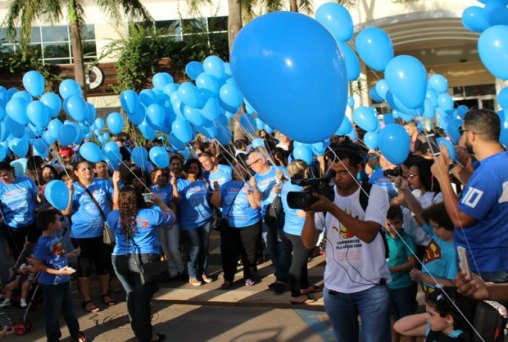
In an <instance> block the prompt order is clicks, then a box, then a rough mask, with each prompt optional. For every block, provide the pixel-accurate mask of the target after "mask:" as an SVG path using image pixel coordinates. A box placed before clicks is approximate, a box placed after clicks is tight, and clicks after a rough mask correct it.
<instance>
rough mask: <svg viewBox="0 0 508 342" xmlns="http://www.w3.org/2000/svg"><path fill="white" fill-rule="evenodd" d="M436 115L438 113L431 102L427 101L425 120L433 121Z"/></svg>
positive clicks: (424, 107)
mask: <svg viewBox="0 0 508 342" xmlns="http://www.w3.org/2000/svg"><path fill="white" fill-rule="evenodd" d="M435 115H436V111H435V108H434V106H433V105H432V104H431V103H430V101H429V100H427V99H426V100H425V101H424V102H423V117H424V118H425V119H433V118H434V116H435Z"/></svg>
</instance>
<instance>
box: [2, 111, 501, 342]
mask: <svg viewBox="0 0 508 342" xmlns="http://www.w3.org/2000/svg"><path fill="white" fill-rule="evenodd" d="M406 129H407V131H408V133H409V134H410V136H411V153H410V155H409V156H408V158H407V160H406V162H404V163H403V164H402V165H392V164H391V163H390V162H389V161H388V160H387V159H386V158H385V157H384V156H383V155H382V154H380V153H379V152H378V151H373V150H367V149H366V148H364V146H363V144H362V143H361V137H362V134H361V133H362V132H361V131H358V136H359V142H353V141H350V140H349V139H348V138H347V137H338V136H334V137H332V139H331V144H330V146H329V147H328V148H327V150H326V152H325V153H324V154H323V155H322V156H316V157H315V158H313V160H312V161H311V162H310V163H308V162H306V161H303V160H300V159H295V158H294V157H293V156H292V154H291V152H292V144H293V142H292V141H291V139H289V138H288V137H286V136H284V135H283V134H282V133H279V134H278V135H277V136H273V135H270V134H267V133H266V132H264V131H261V132H259V136H258V137H256V138H261V139H263V142H264V145H263V146H259V147H256V148H251V147H250V140H252V138H253V137H249V136H246V135H244V136H236V137H235V140H234V144H232V145H231V146H221V145H219V144H217V143H216V142H204V141H201V140H196V141H195V142H194V143H193V148H192V149H193V155H191V156H189V157H188V158H187V159H185V158H184V157H183V156H182V155H181V154H179V153H178V152H175V153H172V154H171V156H170V163H169V167H167V168H160V167H157V165H153V164H151V163H148V165H146V166H145V167H144V168H142V169H141V168H139V167H137V166H136V165H135V164H134V163H131V161H130V156H129V147H130V141H129V139H128V137H126V136H122V135H121V136H119V137H116V141H117V143H118V145H119V146H120V151H121V153H122V159H123V161H122V164H121V166H120V169H119V170H117V171H113V170H110V169H109V167H108V164H107V163H106V162H102V161H101V162H98V163H95V164H92V163H90V162H89V161H86V160H84V159H81V158H80V157H79V156H78V155H77V154H78V153H77V152H76V150H75V149H73V148H72V147H71V146H65V147H61V148H60V149H59V150H58V151H55V153H54V154H51V155H50V156H49V157H48V158H47V159H46V160H43V159H42V158H40V157H34V156H31V157H29V158H28V159H27V160H26V169H25V170H24V174H20V173H19V170H16V172H15V171H14V169H13V167H12V166H11V164H10V162H9V161H3V162H0V208H1V213H2V234H1V236H0V254H1V255H0V278H1V283H2V286H3V288H4V292H3V294H4V300H3V301H2V302H1V303H0V307H1V306H7V305H10V304H11V292H12V290H13V288H14V287H18V286H23V290H24V292H23V293H24V294H23V295H22V301H21V302H20V303H21V306H23V305H26V299H27V295H26V292H27V291H28V289H29V288H30V286H31V285H30V284H31V283H32V282H33V276H32V279H30V282H29V283H28V285H26V283H27V281H28V280H27V279H28V275H29V274H36V273H37V272H38V273H39V276H38V282H39V284H41V286H42V289H43V293H44V296H45V300H46V301H45V302H46V304H45V305H46V312H54V313H55V314H54V315H46V331H47V337H48V341H58V340H59V338H60V336H61V333H60V328H59V324H58V317H59V314H58V313H62V315H63V316H64V318H65V320H66V323H67V326H68V327H69V331H70V334H71V337H72V338H73V339H74V340H76V341H86V337H85V336H84V334H83V333H81V332H80V330H79V323H78V321H77V319H76V313H75V309H74V308H73V307H72V298H71V292H70V286H69V282H70V279H71V276H72V277H75V279H76V280H77V284H78V289H79V294H80V296H81V301H82V309H83V310H85V311H86V312H97V311H99V310H101V306H102V305H101V306H98V305H96V304H97V300H96V299H93V298H92V297H91V291H90V278H91V276H92V275H93V274H95V275H96V276H97V278H98V281H99V286H100V295H101V297H100V301H101V302H102V304H103V305H104V306H105V307H107V306H111V305H115V304H116V302H115V300H114V298H113V297H112V296H111V295H110V292H109V289H110V280H111V276H112V275H114V276H116V277H117V278H118V280H119V281H120V283H121V285H122V287H123V289H124V290H125V293H126V296H127V309H128V314H129V318H130V320H131V327H132V330H133V332H134V334H135V336H136V337H137V339H138V340H139V341H162V340H164V339H165V335H164V334H161V333H156V332H155V331H154V329H153V327H152V325H151V322H150V316H151V308H150V300H151V298H152V296H153V294H154V293H155V291H157V288H158V286H157V283H158V282H159V281H171V280H173V279H176V278H178V279H185V280H186V281H188V283H189V284H191V285H192V286H201V285H203V284H206V283H210V282H212V281H213V280H214V279H212V277H211V276H210V274H209V272H208V257H209V240H210V234H211V232H212V230H213V229H216V230H218V231H219V234H220V244H221V245H220V253H221V263H222V272H223V283H222V284H221V286H220V289H222V290H224V291H228V290H233V289H234V288H235V274H236V273H237V269H238V266H239V263H241V265H242V270H243V279H242V284H243V285H245V286H253V285H255V284H256V283H258V282H259V281H260V278H259V277H260V276H259V274H258V270H257V264H258V262H260V261H264V260H266V259H267V258H269V259H270V260H271V262H272V264H273V268H274V275H275V281H274V282H273V283H272V284H270V285H269V288H270V289H271V290H273V291H274V293H275V294H281V293H284V292H285V291H287V290H289V292H290V294H289V296H288V301H289V302H290V303H292V304H298V305H305V304H307V303H310V302H313V301H315V300H316V299H315V296H314V295H313V293H315V292H317V291H322V293H323V298H324V304H325V310H326V313H327V314H328V316H329V318H330V322H331V325H332V327H333V331H334V334H335V337H336V339H337V340H338V341H359V339H360V336H361V338H362V340H364V341H391V340H394V341H395V340H397V338H398V337H399V335H405V336H419V335H421V336H426V340H428V341H437V340H442V339H440V338H443V337H447V338H449V339H450V340H457V341H467V340H470V339H471V338H472V336H474V335H475V333H477V331H476V329H475V327H474V326H473V325H472V324H468V322H472V321H473V317H472V315H474V313H472V312H474V310H473V311H471V310H469V305H470V304H471V303H473V304H474V300H484V299H490V300H497V301H502V302H503V301H506V302H508V299H507V297H508V296H507V293H508V291H507V290H508V287H507V286H506V285H503V283H508V226H507V224H508V223H507V221H506V217H508V216H507V210H508V204H507V203H508V186H506V184H508V179H507V178H508V175H507V174H506V173H504V172H503V169H504V167H505V166H506V165H508V161H507V158H508V154H507V153H506V152H505V150H504V148H503V146H502V145H501V144H500V143H499V140H498V137H499V131H500V122H499V117H498V116H497V114H496V113H494V112H491V111H488V110H472V111H470V112H468V113H467V114H466V116H465V119H464V123H463V125H462V127H461V138H460V142H459V146H458V147H457V149H458V153H457V155H458V156H459V157H458V159H457V160H451V158H450V157H449V153H448V151H447V149H446V147H442V148H441V150H440V154H439V156H436V153H435V152H437V151H436V150H435V149H436V146H435V145H434V146H433V145H432V143H431V141H430V138H429V137H427V136H425V134H423V133H422V132H419V131H418V130H417V128H416V124H415V123H414V122H409V123H406ZM240 133H241V132H240ZM149 144H161V141H160V140H156V141H154V142H149ZM168 153H169V152H168ZM309 164H310V165H309ZM325 175H329V176H330V177H328V178H327V179H329V180H330V182H329V184H327V187H329V188H330V189H332V191H331V192H329V193H328V196H327V195H326V193H325V192H324V191H317V192H314V193H313V194H312V196H313V198H312V201H311V202H312V204H309V205H308V206H305V207H298V208H297V207H295V205H294V203H292V201H290V200H288V197H289V196H290V194H291V193H295V192H301V191H303V190H305V188H304V187H303V186H302V185H299V182H298V181H299V180H305V179H309V178H316V177H319V176H325ZM55 179H60V180H63V181H64V182H65V183H66V184H67V187H68V190H69V202H68V206H67V208H65V209H64V210H62V211H60V212H59V211H56V210H55V209H53V208H51V206H50V204H49V203H48V202H47V201H46V199H45V198H44V187H45V185H46V184H48V183H49V182H50V181H52V180H55ZM330 193H331V195H330ZM105 223H107V225H108V226H109V229H111V231H112V232H113V233H114V236H115V242H116V243H115V245H114V247H111V246H108V245H106V244H105V243H104V240H103V231H104V224H105ZM25 241H28V242H30V243H32V244H34V245H35V247H34V252H33V255H31V256H30V257H29V258H28V259H27V264H25V267H24V268H23V269H22V270H18V272H17V275H18V276H17V277H15V278H12V277H10V276H9V269H10V268H11V267H12V263H11V264H9V262H8V261H7V260H9V258H8V257H7V256H12V258H11V259H10V260H16V259H18V258H19V257H20V255H22V251H23V248H24V246H25ZM456 246H462V247H465V248H466V250H467V252H468V261H469V265H470V269H471V271H472V272H473V273H474V274H475V275H473V274H467V273H465V272H461V271H465V270H461V269H460V268H459V267H458V265H459V260H458V258H457V254H456ZM314 250H321V251H322V253H324V254H325V255H326V268H325V273H324V288H322V289H321V288H320V287H317V286H315V285H314V284H312V283H311V282H310V280H309V276H308V270H307V262H308V260H309V256H310V255H311V253H312V252H313V251H314ZM2 256H6V257H5V258H3V257H2ZM161 260H162V261H163V262H161ZM28 264H29V265H30V266H27V265H28ZM69 265H71V266H72V267H71V266H69ZM74 267H75V268H76V269H74ZM155 267H158V271H153V269H154V268H155ZM29 270H30V271H29ZM9 280H11V281H9ZM12 281H16V283H14V284H13V283H12ZM485 282H493V283H496V284H495V285H491V284H486V283H485ZM418 284H420V286H421V289H422V291H423V292H424V293H425V294H426V298H427V300H426V313H420V314H417V310H418V305H417V301H416V296H417V292H418ZM457 289H458V292H457ZM461 293H462V295H461ZM465 296H468V297H469V299H468V298H466V297H465ZM55 303H58V304H55ZM463 303H467V305H466V304H463ZM457 312H459V313H461V315H458V314H457ZM448 316H451V317H452V318H453V319H451V320H449V319H447V317H448ZM359 318H360V321H361V324H360V321H359Z"/></svg>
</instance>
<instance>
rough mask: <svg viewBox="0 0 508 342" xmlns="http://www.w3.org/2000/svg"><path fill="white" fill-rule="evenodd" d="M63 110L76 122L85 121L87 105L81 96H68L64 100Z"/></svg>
mask: <svg viewBox="0 0 508 342" xmlns="http://www.w3.org/2000/svg"><path fill="white" fill-rule="evenodd" d="M63 108H64V110H65V112H66V113H67V114H68V115H70V116H71V117H72V118H73V119H74V120H76V121H77V122H82V121H84V120H85V119H86V111H87V104H86V101H85V100H84V99H83V98H82V97H81V95H70V96H68V97H67V98H65V101H64V104H63Z"/></svg>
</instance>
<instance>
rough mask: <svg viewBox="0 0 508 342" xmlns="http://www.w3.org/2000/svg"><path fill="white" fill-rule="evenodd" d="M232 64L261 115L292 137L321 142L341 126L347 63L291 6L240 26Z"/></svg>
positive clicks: (331, 40)
mask: <svg viewBox="0 0 508 342" xmlns="http://www.w3.org/2000/svg"><path fill="white" fill-rule="evenodd" d="M302 42H305V47H304V48H303V47H302ZM231 68H232V71H233V77H234V79H235V81H236V83H237V84H238V86H239V88H240V90H241V92H242V94H243V95H244V96H245V97H246V98H247V100H248V101H249V102H250V103H251V104H252V106H253V107H254V108H256V110H258V115H259V116H260V117H261V119H263V121H265V122H266V123H267V124H268V125H269V126H271V127H273V128H275V129H278V130H280V131H281V132H283V133H284V134H286V135H287V136H289V137H290V138H292V139H295V140H298V141H302V142H306V143H315V142H320V141H323V140H325V139H326V138H328V137H330V136H331V135H332V134H333V133H334V132H335V131H336V130H337V128H338V127H339V126H340V123H341V122H342V118H343V117H344V112H345V108H346V100H347V75H346V68H345V65H344V60H343V57H342V54H341V52H340V49H339V47H338V45H337V43H336V41H335V40H334V38H333V37H332V36H331V35H330V33H329V32H328V31H326V29H324V28H323V26H321V25H320V24H319V23H318V22H316V21H315V20H313V19H311V18H309V17H307V16H305V15H303V14H298V13H293V12H275V13H269V14H266V15H263V16H261V17H257V18H256V19H254V20H253V21H251V22H250V23H249V24H248V25H247V26H245V27H244V28H243V29H242V30H241V31H240V32H239V34H238V36H237V38H236V40H235V43H234V45H233V49H232V53H231Z"/></svg>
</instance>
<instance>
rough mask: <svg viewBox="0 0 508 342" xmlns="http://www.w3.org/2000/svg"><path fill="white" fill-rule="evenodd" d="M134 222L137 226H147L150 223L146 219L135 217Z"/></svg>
mask: <svg viewBox="0 0 508 342" xmlns="http://www.w3.org/2000/svg"><path fill="white" fill-rule="evenodd" d="M136 223H137V226H138V227H139V228H148V227H149V226H150V223H149V222H148V220H146V219H137V220H136Z"/></svg>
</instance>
